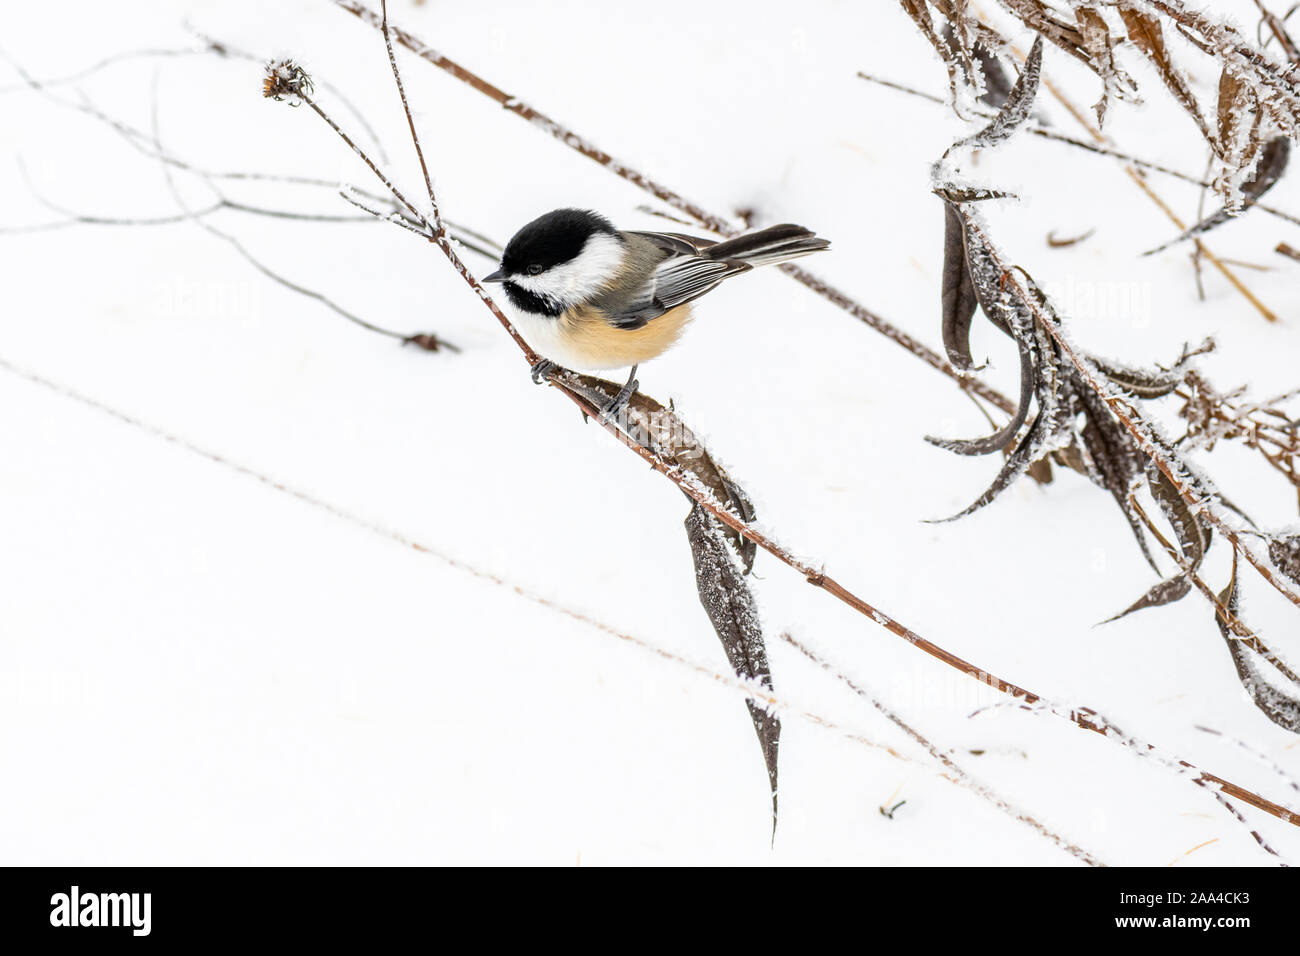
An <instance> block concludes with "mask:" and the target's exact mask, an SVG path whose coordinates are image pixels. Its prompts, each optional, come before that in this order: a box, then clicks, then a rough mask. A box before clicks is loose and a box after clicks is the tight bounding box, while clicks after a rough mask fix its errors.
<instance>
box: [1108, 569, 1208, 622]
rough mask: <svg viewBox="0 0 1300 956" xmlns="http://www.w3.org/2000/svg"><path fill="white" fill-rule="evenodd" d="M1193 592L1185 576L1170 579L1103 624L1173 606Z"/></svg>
mask: <svg viewBox="0 0 1300 956" xmlns="http://www.w3.org/2000/svg"><path fill="white" fill-rule="evenodd" d="M1191 590H1192V582H1191V579H1190V578H1188V576H1187V575H1185V574H1180V575H1178V576H1177V577H1173V578H1170V579H1169V580H1167V581H1159V582H1157V583H1156V584H1155V585H1154V586H1153V587H1152V588H1151V590H1149V591H1147V593H1146V594H1144V595H1142V596H1141V597H1140V598H1138V599H1137V600H1136V601H1134V602H1133V603H1132V604H1130V605H1129V606H1128V607H1127V608H1125V609H1124V610H1123V611H1120V612H1119V613H1118V614H1116V615H1115V616H1114V617H1108V618H1106V620H1104V621H1102V622H1101V623H1102V624H1109V623H1110V622H1111V621H1118V620H1119V619H1120V618H1122V617H1128V616H1129V615H1130V614H1132V613H1133V612H1134V611H1141V610H1143V609H1144V608H1149V607H1161V606H1162V605H1165V604H1173V603H1174V602H1175V601H1181V600H1182V599H1183V598H1185V597H1187V595H1188V592H1190V591H1191Z"/></svg>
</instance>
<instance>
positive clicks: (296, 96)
mask: <svg viewBox="0 0 1300 956" xmlns="http://www.w3.org/2000/svg"><path fill="white" fill-rule="evenodd" d="M311 91H312V83H311V77H310V76H308V75H307V71H306V70H304V69H303V68H302V67H300V66H299V65H298V64H297V63H295V62H293V60H272V61H271V62H269V63H267V64H266V76H265V78H264V79H263V80H262V95H263V96H267V97H270V98H271V99H273V100H283V99H285V98H286V97H287V98H288V99H289V105H290V106H297V105H298V104H299V103H301V102H302V98H303V97H304V96H309V95H310V94H311Z"/></svg>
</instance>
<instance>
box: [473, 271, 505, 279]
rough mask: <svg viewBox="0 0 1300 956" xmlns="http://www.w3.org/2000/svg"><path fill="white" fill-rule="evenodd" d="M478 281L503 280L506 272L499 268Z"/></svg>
mask: <svg viewBox="0 0 1300 956" xmlns="http://www.w3.org/2000/svg"><path fill="white" fill-rule="evenodd" d="M479 281H480V282H505V281H506V274H505V273H504V272H502V271H501V270H500V269H498V270H497V271H496V272H494V273H492V274H491V275H488V276H484V277H483V278H482V279H480V280H479Z"/></svg>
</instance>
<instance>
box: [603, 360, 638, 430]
mask: <svg viewBox="0 0 1300 956" xmlns="http://www.w3.org/2000/svg"><path fill="white" fill-rule="evenodd" d="M640 384H641V383H640V382H638V381H637V380H636V367H635V366H633V367H632V374H631V375H629V376H628V379H627V384H625V385H624V386H623V387H622V388H621V389H619V391H618V394H617V395H615V396H614V397H613V398H612V399H610V400H609V401H608V402H606V403H605V406H604V407H603V408H601V410H600V423H601V424H602V425H606V424H608V423H609V422H611V421H613V420H614V419H615V418H617V417H618V416H619V415H620V414H622V412H623V409H625V408H627V403H628V402H630V401H631V400H632V396H633V395H635V394H636V390H637V388H638V387H639V386H640Z"/></svg>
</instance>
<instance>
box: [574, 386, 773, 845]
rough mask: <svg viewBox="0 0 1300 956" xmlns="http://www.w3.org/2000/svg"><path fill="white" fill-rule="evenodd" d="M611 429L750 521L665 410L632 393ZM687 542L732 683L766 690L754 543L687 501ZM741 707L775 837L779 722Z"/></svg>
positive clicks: (716, 468) (733, 488)
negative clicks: (751, 579) (753, 577)
mask: <svg viewBox="0 0 1300 956" xmlns="http://www.w3.org/2000/svg"><path fill="white" fill-rule="evenodd" d="M559 384H560V385H561V387H563V388H569V389H573V390H574V391H575V392H577V393H579V394H581V395H582V396H583V397H584V398H586V399H587V400H588V401H589V402H590V403H591V404H593V405H595V406H596V407H601V406H603V405H604V404H605V403H607V402H608V401H609V400H610V399H611V398H613V397H614V395H616V394H617V393H618V391H619V386H617V385H616V384H614V383H613V382H607V381H605V380H604V379H599V378H594V377H592V376H589V375H579V374H577V373H573V372H567V373H563V374H562V375H561V376H560V378H559ZM618 423H619V428H620V430H621V431H622V432H623V434H624V435H626V436H627V438H628V439H629V440H630V441H633V442H636V443H637V444H639V445H641V446H642V447H643V448H645V449H646V450H648V451H650V452H653V453H654V454H655V455H657V456H659V457H660V458H661V459H663V460H664V461H666V462H668V463H669V464H672V465H675V466H676V467H678V468H680V469H681V470H682V471H683V472H685V473H686V474H688V475H690V476H691V477H692V478H694V479H695V480H696V481H698V482H700V484H702V485H703V486H704V487H706V488H707V489H708V490H709V491H710V492H711V493H712V495H713V497H714V498H715V499H716V500H717V501H719V502H720V503H722V504H724V505H726V506H727V507H728V508H729V509H730V510H731V511H733V512H734V513H735V514H736V515H737V516H738V517H740V518H742V519H744V520H745V521H746V522H749V521H752V520H753V519H754V506H753V504H752V503H751V502H750V500H749V496H748V495H746V494H745V491H744V489H743V488H741V487H740V485H739V484H737V483H736V482H735V481H734V480H732V478H731V476H730V475H728V474H727V472H726V471H725V470H724V469H723V468H722V466H720V465H719V464H718V463H717V462H715V461H714V460H713V457H712V456H711V455H710V454H709V452H708V450H707V449H706V448H705V447H704V445H703V444H702V443H701V442H700V441H699V439H698V438H696V436H695V433H694V432H692V431H691V430H690V429H689V428H687V427H686V424H685V423H684V422H683V421H682V420H681V418H679V417H678V416H677V414H676V413H675V412H674V411H673V410H672V409H670V408H665V407H664V406H663V405H661V404H660V403H659V402H657V401H655V400H654V399H653V398H651V397H650V396H648V395H645V394H642V393H641V392H637V393H636V394H635V395H633V396H632V398H631V399H630V400H629V402H628V404H627V408H626V409H625V411H624V412H623V413H622V415H621V416H620V418H619V419H618ZM688 500H689V499H688ZM686 537H687V540H688V542H689V543H690V547H691V556H692V559H693V560H694V563H695V584H696V590H697V591H698V593H699V598H700V603H701V604H702V605H703V606H704V611H705V613H706V614H707V615H708V617H709V622H710V623H711V624H712V625H713V630H714V632H715V633H716V634H717V635H718V640H719V641H720V642H721V643H722V649H723V651H724V652H725V653H726V655H727V660H728V661H729V662H730V663H731V666H732V668H733V669H734V670H735V672H736V673H737V674H738V675H739V676H741V677H744V678H746V679H749V680H754V681H757V682H759V683H761V684H762V685H763V686H764V687H768V688H770V687H772V672H771V668H770V666H769V665H768V660H767V649H766V645H765V642H764V639H763V629H762V623H761V621H760V618H759V615H758V609H757V605H756V603H755V601H754V595H753V593H752V591H751V590H750V587H749V584H748V582H747V580H746V577H747V575H748V574H749V572H750V569H751V568H752V567H753V565H754V554H755V551H756V547H755V545H754V543H753V542H752V541H749V540H747V539H745V538H743V537H742V536H741V535H740V534H739V533H737V532H736V531H735V530H733V529H732V528H730V527H728V526H726V525H724V524H722V523H721V522H720V521H718V520H717V519H716V518H714V517H713V516H712V515H711V514H709V513H708V512H707V511H705V510H704V509H703V508H701V507H700V506H699V505H698V504H697V503H695V502H693V501H692V502H691V510H690V513H689V514H688V515H687V516H686ZM745 703H746V706H747V707H748V708H749V716H750V719H751V720H752V721H753V724H754V732H755V734H757V736H758V742H759V746H760V747H761V748H762V751H763V762H764V765H765V766H766V768H767V776H768V783H769V785H770V787H771V793H772V826H773V828H774V831H775V827H776V811H777V752H778V748H779V746H780V741H781V721H780V719H779V718H778V717H777V716H776V715H775V714H771V713H768V711H767V709H766V708H765V707H764V706H762V705H761V704H759V703H757V702H756V701H754V700H752V699H751V700H748V701H746V702H745Z"/></svg>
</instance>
